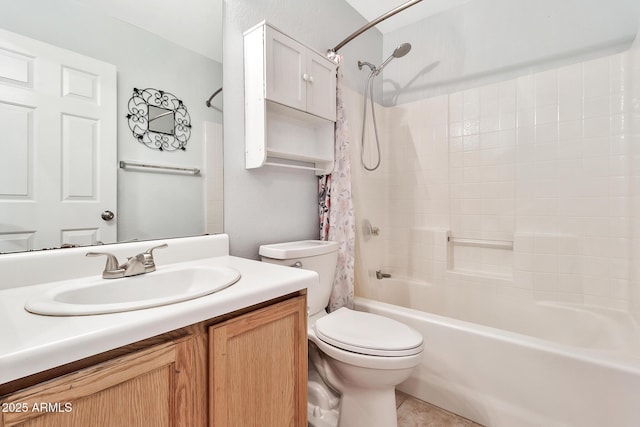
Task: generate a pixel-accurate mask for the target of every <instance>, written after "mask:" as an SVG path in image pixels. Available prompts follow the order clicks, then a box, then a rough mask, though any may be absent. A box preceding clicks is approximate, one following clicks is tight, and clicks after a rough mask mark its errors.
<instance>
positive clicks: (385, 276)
mask: <svg viewBox="0 0 640 427" xmlns="http://www.w3.org/2000/svg"><path fill="white" fill-rule="evenodd" d="M390 277H391V274H389V273H383V272H382V270H377V271H376V278H377V279H378V280H382V279H388V278H390Z"/></svg>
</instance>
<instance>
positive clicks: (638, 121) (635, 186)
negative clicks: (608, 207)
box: [629, 39, 640, 320]
mask: <svg viewBox="0 0 640 427" xmlns="http://www.w3.org/2000/svg"><path fill="white" fill-rule="evenodd" d="M629 56H630V58H629V69H630V73H629V75H630V76H631V78H630V85H631V88H630V94H631V95H630V102H629V110H630V114H629V121H630V123H631V126H630V128H631V131H630V145H631V161H630V163H631V168H630V169H631V203H630V204H631V211H632V213H633V224H632V234H631V235H632V242H631V243H632V244H631V262H630V264H631V283H632V284H633V285H632V286H630V292H629V294H630V298H631V308H632V310H633V312H634V313H635V314H636V320H638V319H640V286H639V285H638V284H639V283H640V262H639V261H638V260H640V40H638V39H636V41H635V43H634V45H633V47H632V48H631V51H630V53H629Z"/></svg>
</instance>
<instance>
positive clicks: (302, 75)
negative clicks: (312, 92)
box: [265, 26, 307, 111]
mask: <svg viewBox="0 0 640 427" xmlns="http://www.w3.org/2000/svg"><path fill="white" fill-rule="evenodd" d="M265 37H266V52H265V55H266V70H265V73H266V76H265V77H266V87H265V97H266V98H267V99H269V100H271V101H275V102H279V103H280V104H284V105H287V106H289V107H293V108H297V109H299V110H303V111H304V110H305V109H306V105H307V93H306V91H307V88H306V86H307V82H306V80H307V72H306V66H307V64H306V59H305V58H306V56H305V51H306V48H305V47H304V46H303V45H301V44H300V43H298V42H296V41H295V40H293V39H291V38H289V37H287V36H285V35H284V34H282V33H280V32H278V31H276V30H274V29H273V28H270V27H269V26H265Z"/></svg>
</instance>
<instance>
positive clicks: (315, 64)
mask: <svg viewBox="0 0 640 427" xmlns="http://www.w3.org/2000/svg"><path fill="white" fill-rule="evenodd" d="M307 73H308V74H309V79H308V83H307V111H308V112H309V113H311V114H315V115H316V116H320V117H323V118H325V119H328V120H331V121H333V122H335V121H336V66H335V65H334V64H332V63H331V62H330V61H328V60H327V59H326V58H324V57H323V56H322V55H318V54H317V53H316V52H312V51H309V52H308V53H307Z"/></svg>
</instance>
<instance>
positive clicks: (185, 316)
mask: <svg viewBox="0 0 640 427" xmlns="http://www.w3.org/2000/svg"><path fill="white" fill-rule="evenodd" d="M180 264H181V265H183V266H185V267H186V266H189V265H193V266H204V265H206V266H226V267H232V268H235V269H237V270H239V271H240V272H241V274H242V277H241V279H240V280H239V281H238V282H236V283H235V284H234V285H232V286H230V287H228V288H225V289H223V290H221V291H218V292H216V293H214V294H211V295H207V296H204V297H200V298H196V299H193V300H190V301H184V302H180V303H176V304H171V305H166V306H161V307H155V308H148V309H143V310H135V311H129V312H123V313H114V314H101V315H93V316H69V317H54V316H41V315H37V314H32V313H29V312H27V311H26V310H25V309H24V303H25V301H26V300H27V299H28V298H29V297H30V296H31V295H33V294H35V293H38V292H41V291H42V290H43V289H45V288H48V287H51V286H55V285H56V282H50V283H45V284H36V285H30V286H20V287H15V288H9V289H5V290H0V328H2V333H1V334H0V384H3V383H6V382H9V381H13V380H16V379H19V378H22V377H25V376H27V375H31V374H34V373H37V372H41V371H44V370H47V369H51V368H54V367H56V366H60V365H63V364H66V363H69V362H73V361H76V360H80V359H82V358H85V357H89V356H93V355H96V354H99V353H102V352H105V351H108V350H112V349H114V348H117V347H121V346H123V345H127V344H131V343H134V342H137V341H140V340H143V339H146V338H150V337H153V336H155V335H159V334H162V333H165V332H169V331H172V330H175V329H178V328H182V327H184V326H188V325H191V324H194V323H198V322H201V321H204V320H207V319H211V318H214V317H217V316H220V315H223V314H226V313H230V312H233V311H235V310H239V309H242V308H245V307H248V306H251V305H254V304H258V303H261V302H265V301H268V300H271V299H274V298H277V297H280V296H283V295H287V294H290V293H293V292H296V291H299V290H301V289H304V288H307V287H309V286H312V285H313V284H314V283H317V281H318V276H317V274H316V273H315V272H312V271H308V270H301V269H297V268H287V267H282V266H277V265H273V264H267V263H261V262H258V261H253V260H247V259H243V258H237V257H233V256H228V255H227V256H217V257H210V258H202V259H198V260H193V261H183V262H181V263H180ZM162 268H163V266H162V265H159V266H158V271H160V270H161V269H162ZM148 274H153V273H148ZM95 277H99V275H98V276H95ZM95 277H91V278H92V279H93V278H95ZM115 280H118V279H115Z"/></svg>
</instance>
